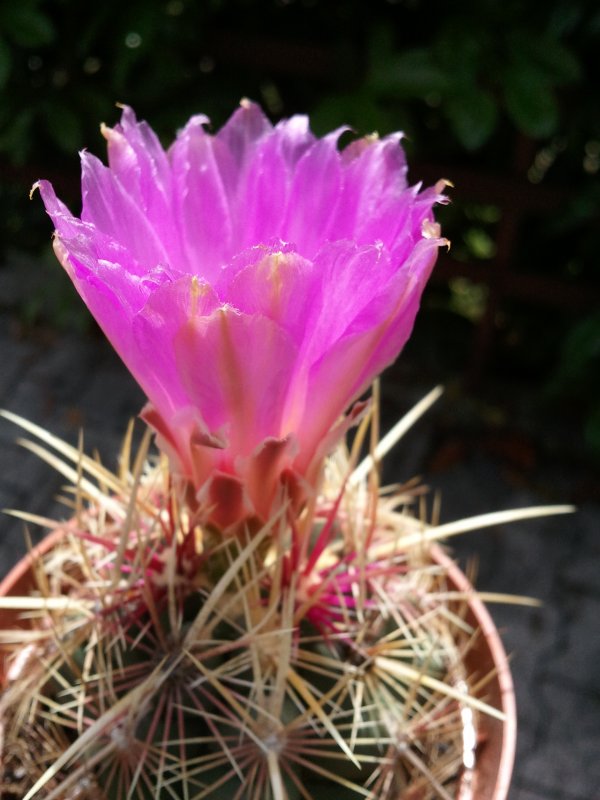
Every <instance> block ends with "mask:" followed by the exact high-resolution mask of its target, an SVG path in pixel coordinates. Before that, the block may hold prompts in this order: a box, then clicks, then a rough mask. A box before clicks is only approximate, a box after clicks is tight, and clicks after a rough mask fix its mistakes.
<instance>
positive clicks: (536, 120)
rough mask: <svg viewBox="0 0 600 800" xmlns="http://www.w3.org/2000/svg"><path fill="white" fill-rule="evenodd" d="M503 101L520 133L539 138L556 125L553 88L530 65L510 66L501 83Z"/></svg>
mask: <svg viewBox="0 0 600 800" xmlns="http://www.w3.org/2000/svg"><path fill="white" fill-rule="evenodd" d="M504 101H505V103H506V110H507V111H508V114H509V116H510V117H511V119H512V120H513V122H514V123H515V125H516V126H517V128H519V130H521V131H523V133H527V134H528V135H529V136H533V137H534V138H536V139H542V138H545V137H548V136H551V135H552V134H553V133H554V132H555V130H556V127H557V124H558V106H557V103H556V98H555V96H554V92H553V90H552V87H551V86H550V85H549V83H548V81H547V80H546V79H545V77H544V76H543V75H542V74H541V73H540V72H539V70H538V69H536V68H535V67H534V66H532V65H531V64H529V63H526V62H521V63H514V62H513V64H511V65H510V66H509V68H508V69H507V70H506V73H505V80H504Z"/></svg>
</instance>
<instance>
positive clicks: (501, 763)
mask: <svg viewBox="0 0 600 800" xmlns="http://www.w3.org/2000/svg"><path fill="white" fill-rule="evenodd" d="M432 555H433V558H434V559H435V560H436V561H437V562H438V563H439V564H440V565H441V566H443V567H444V569H445V570H446V573H447V576H448V582H449V584H451V585H452V586H453V587H454V588H455V589H456V590H457V591H459V592H463V593H465V594H466V595H468V598H469V599H468V609H467V613H466V617H465V619H466V621H467V622H468V623H469V624H470V625H472V626H473V627H478V628H479V630H480V631H481V634H480V637H479V639H480V640H479V642H478V643H477V644H476V645H475V646H474V647H473V648H472V649H471V650H470V651H469V653H468V655H467V657H466V659H465V661H466V667H467V672H468V673H469V674H475V675H477V676H479V677H480V678H483V677H485V676H486V675H489V674H490V673H492V672H495V674H494V677H493V678H492V679H491V680H490V681H489V683H488V684H486V687H485V700H486V702H487V703H488V704H489V705H491V706H494V707H495V708H499V709H501V710H502V711H503V712H504V714H505V715H506V720H505V721H504V722H501V721H500V720H497V719H494V718H492V717H490V716H487V715H485V714H480V715H479V719H478V727H477V738H478V742H477V749H476V766H475V770H474V771H473V772H472V774H471V776H468V775H466V776H465V778H464V779H463V782H462V784H461V788H460V792H459V795H458V800H506V798H507V797H508V791H509V788H510V781H511V776H512V771H513V765H514V760H515V750H516V743H517V709H516V704H515V692H514V687H513V682H512V676H511V673H510V668H509V664H508V658H507V655H506V651H505V650H504V646H503V644H502V641H501V639H500V636H499V634H498V629H497V628H496V626H495V624H494V621H493V620H492V618H491V616H490V613H489V611H488V610H487V608H486V607H485V605H484V603H483V602H482V601H481V600H480V599H479V598H478V597H477V593H476V592H475V590H474V589H473V586H472V585H471V583H470V582H469V580H468V579H467V577H466V576H465V574H464V573H463V572H462V571H461V570H460V569H459V568H458V566H457V565H456V564H455V563H454V561H452V560H451V559H450V558H449V557H448V556H447V555H446V554H445V553H444V552H443V550H442V549H441V548H440V547H437V546H434V547H433V548H432Z"/></svg>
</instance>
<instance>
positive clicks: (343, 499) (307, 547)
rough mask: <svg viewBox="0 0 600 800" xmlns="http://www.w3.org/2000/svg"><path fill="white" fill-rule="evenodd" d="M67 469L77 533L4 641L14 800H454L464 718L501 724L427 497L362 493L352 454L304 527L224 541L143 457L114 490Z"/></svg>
mask: <svg viewBox="0 0 600 800" xmlns="http://www.w3.org/2000/svg"><path fill="white" fill-rule="evenodd" d="M17 421H18V420H17ZM22 424H25V423H22ZM364 424H365V423H364ZM364 424H363V426H364ZM27 427H28V429H29V431H30V432H31V433H34V434H35V433H37V432H38V431H39V429H36V428H35V426H32V425H28V426H27ZM45 439H46V441H47V442H48V443H49V444H50V445H51V446H55V445H56V441H55V440H54V439H52V438H51V437H48V436H45ZM61 449H62V452H63V455H64V456H65V457H68V458H70V459H71V460H72V461H73V464H72V465H70V466H67V465H66V464H65V463H64V462H63V472H64V473H65V474H66V475H69V474H71V475H72V470H74V471H75V474H76V481H75V484H74V485H73V486H72V490H73V496H74V501H73V502H74V508H75V513H74V514H73V516H72V517H71V518H70V519H69V520H68V521H67V522H57V523H56V525H55V527H54V530H55V531H60V535H59V541H58V542H57V543H56V544H55V546H54V547H53V548H52V549H51V550H50V551H49V552H48V553H47V554H46V555H45V556H44V558H43V562H42V563H41V564H37V565H36V568H35V572H36V575H37V576H38V577H37V592H35V593H34V594H33V595H32V596H33V597H34V598H37V603H36V602H33V601H32V603H31V609H32V610H31V611H30V612H29V613H30V616H31V617H32V628H31V629H30V630H26V631H25V633H24V638H23V639H21V638H20V634H19V632H16V633H15V632H13V633H12V635H11V634H9V633H8V632H7V633H5V635H4V639H3V644H4V646H5V647H12V648H13V649H14V650H15V657H14V659H13V661H12V663H11V667H10V669H9V672H8V679H7V688H6V690H5V692H4V695H3V697H2V701H1V714H2V721H3V735H4V743H3V762H2V763H3V775H2V782H1V784H0V785H1V786H2V789H3V794H2V796H3V797H7V798H12V797H14V798H17V797H18V798H27V799H29V798H33V797H44V798H46V800H54V798H65V800H66V798H69V800H75V799H76V798H77V799H78V800H82V799H83V798H90V800H91V799H92V798H94V800H95V799H96V798H106V800H124V798H139V800H159V799H161V800H162V798H165V799H166V798H185V799H186V800H188V798H189V800H192V798H194V799H195V800H199V799H200V798H204V797H206V798H212V799H214V800H216V799H217V798H232V800H233V798H261V800H266V798H273V800H283V799H284V798H286V800H287V799H289V800H292V799H294V800H295V798H314V800H320V798H324V797H327V796H331V794H332V792H333V793H334V794H335V796H336V797H339V798H360V797H370V798H380V799H382V800H383V799H384V798H390V800H391V798H396V797H399V796H415V797H423V798H429V797H431V798H434V797H435V798H439V797H441V798H450V797H453V796H454V794H453V792H454V791H455V788H454V787H455V784H456V780H457V777H458V775H459V774H460V767H461V765H462V760H463V746H464V742H463V736H464V733H463V720H462V718H461V710H462V709H464V708H469V709H472V710H473V711H474V712H476V713H479V712H480V711H484V712H489V713H493V714H498V713H499V712H497V711H496V710H494V709H490V708H487V707H486V705H485V703H484V702H483V701H482V700H481V699H477V697H476V696H475V695H474V694H473V693H472V692H471V691H470V689H468V688H467V681H468V679H469V677H470V676H468V675H466V674H465V670H464V667H463V659H462V656H463V653H464V649H465V647H467V646H468V642H469V637H470V635H471V633H472V631H470V630H468V627H467V626H466V625H465V623H464V622H463V621H462V620H461V617H460V614H455V613H452V612H451V610H450V608H449V603H448V599H447V593H445V591H444V587H445V576H444V570H443V569H442V568H440V567H439V566H438V565H436V564H435V562H432V561H431V559H430V558H429V556H428V550H427V547H425V546H424V544H423V541H420V535H419V534H422V533H423V532H424V531H425V530H428V531H431V530H433V529H432V528H431V527H430V526H425V525H424V523H423V522H422V521H420V520H419V519H418V518H417V517H415V516H414V515H413V514H412V513H410V511H409V509H410V508H412V507H413V506H414V501H415V497H417V496H418V493H415V489H414V487H406V488H405V489H395V490H393V491H392V492H390V493H387V492H379V491H378V489H377V486H376V483H375V482H374V480H373V479H372V478H371V479H369V478H367V479H364V478H363V479H362V480H352V479H349V477H348V476H352V474H353V473H352V467H351V464H352V463H353V461H354V459H353V457H352V456H351V455H350V454H349V453H348V451H347V449H346V448H345V447H344V446H340V447H339V448H338V450H337V451H336V452H335V453H334V454H333V455H332V456H331V457H330V458H329V459H328V461H327V464H326V475H325V481H324V484H323V489H322V492H321V493H320V494H319V495H318V497H317V498H316V500H315V502H314V503H313V504H312V505H311V507H310V508H307V509H305V510H303V512H302V513H301V514H300V515H299V516H295V515H294V514H291V513H289V509H286V508H285V507H284V508H282V509H281V511H280V512H279V513H278V514H277V515H275V516H274V517H273V518H272V519H271V520H269V522H268V523H266V524H265V525H263V526H262V527H261V528H260V529H259V530H258V531H253V532H252V534H251V535H250V533H249V532H248V531H247V532H246V534H245V535H244V534H243V533H241V532H238V534H237V535H232V536H228V537H224V536H222V535H221V534H220V533H219V531H217V530H216V529H214V528H211V527H210V526H207V527H205V526H202V525H198V524H197V521H196V520H195V519H194V513H193V511H192V510H190V508H189V507H186V505H185V503H182V502H181V498H180V497H178V496H177V494H176V492H175V490H174V488H173V486H172V483H170V481H169V469H168V462H167V460H166V458H165V457H164V456H163V457H160V456H158V457H157V456H153V457H151V458H147V457H146V450H147V441H146V442H145V443H144V444H143V445H142V450H141V452H140V453H139V454H138V457H137V458H136V459H135V465H134V466H132V467H130V466H127V465H126V453H125V452H124V453H123V455H122V458H121V469H120V472H119V474H111V473H109V472H108V471H107V470H106V469H105V468H103V467H101V466H100V465H99V464H98V463H97V462H96V461H94V460H92V459H90V458H87V457H85V456H83V455H82V454H81V452H78V451H77V450H75V449H73V448H68V447H66V446H64V445H61ZM126 450H127V448H125V451H126ZM38 452H40V454H41V455H43V456H45V457H46V458H48V460H52V457H51V456H50V455H49V451H48V449H47V448H42V449H39V450H38ZM369 482H370V485H368V484H369ZM399 508H400V509H401V510H398V509H399ZM24 516H25V517H27V515H24ZM415 534H417V535H415ZM55 535H56V534H55ZM403 540H404V541H410V542H412V545H410V546H408V547H405V546H404V545H403ZM11 636H12V638H13V641H12V642H10V641H9V638H11ZM409 790H410V791H412V792H413V793H415V794H414V795H405V794H403V793H406V792H408V791H409Z"/></svg>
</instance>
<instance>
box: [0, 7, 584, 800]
mask: <svg viewBox="0 0 600 800" xmlns="http://www.w3.org/2000/svg"><path fill="white" fill-rule="evenodd" d="M599 52H600V6H599V5H598V3H597V2H595V0H589V2H586V1H585V0H546V2H544V3H523V2H517V1H515V0H479V2H477V3H472V2H467V0H454V1H453V2H452V3H448V2H447V0H427V2H425V0H395V1H394V0H370V1H369V2H367V0H202V1H201V0H197V2H193V1H192V0H129V2H126V3H125V2H123V1H122V0H103V2H101V3H80V2H78V1H77V0H20V1H19V2H18V3H17V2H16V1H15V0H0V406H2V407H5V408H10V409H12V410H13V411H16V412H17V413H20V414H23V416H26V417H28V418H30V419H32V420H33V421H35V422H37V423H39V424H42V425H45V426H46V427H48V428H49V429H51V430H52V431H53V432H55V433H57V434H59V435H62V436H65V437H66V438H68V439H69V441H72V442H74V441H76V437H77V431H78V429H79V427H80V426H83V427H84V428H85V431H86V443H87V445H88V449H89V447H96V446H97V447H98V448H99V449H100V451H101V452H103V454H104V455H105V456H106V458H107V460H109V461H110V462H111V465H112V464H113V463H114V455H115V453H116V452H117V447H118V442H119V438H120V436H121V435H122V433H123V431H124V428H125V425H126V421H127V419H128V417H130V416H132V415H134V414H135V413H136V412H137V411H138V410H139V408H140V407H141V404H142V402H143V399H142V397H141V395H140V393H139V391H138V390H137V388H136V387H135V386H134V385H133V382H132V380H131V379H130V378H129V376H128V375H127V373H126V371H125V369H124V367H123V366H122V365H121V364H120V362H118V360H117V359H116V357H115V356H114V355H113V354H112V352H111V351H110V348H108V347H107V346H106V344H105V343H104V341H103V340H102V338H101V336H100V335H99V333H98V331H97V329H96V328H95V326H94V323H93V322H92V321H91V320H90V318H89V316H88V313H87V311H86V310H85V309H84V307H83V305H82V304H81V303H80V301H79V299H78V298H77V297H76V295H75V292H74V290H73V289H72V287H71V285H70V283H69V282H68V280H67V279H66V276H65V275H64V274H63V272H62V270H61V269H60V267H59V266H58V265H57V263H56V262H55V260H54V257H53V255H52V252H51V247H50V237H51V230H52V228H51V223H50V221H49V219H48V218H47V217H46V215H45V213H44V211H43V207H42V203H41V201H40V200H39V198H38V197H36V196H34V197H33V200H31V201H30V200H29V190H30V187H31V185H32V183H33V182H34V181H35V180H37V179H38V178H41V177H44V178H49V179H50V180H52V182H53V183H54V185H55V188H56V190H57V193H58V194H59V196H60V197H61V198H62V199H63V200H65V201H66V202H67V204H68V205H69V206H70V207H71V209H72V210H73V211H74V212H79V210H80V200H79V160H78V158H77V150H79V149H81V148H84V147H85V148H89V149H90V150H91V151H92V152H94V153H95V154H97V155H99V156H102V157H104V152H105V146H104V141H103V139H102V138H101V136H100V133H99V123H100V122H106V123H107V124H109V125H111V124H114V123H115V122H116V121H117V120H118V118H119V110H118V109H117V108H116V103H117V102H119V103H127V104H129V105H131V106H133V107H134V109H135V111H136V113H137V115H138V117H139V118H145V119H146V120H148V122H149V123H150V124H151V125H152V126H153V127H154V129H155V130H156V131H157V132H158V133H159V135H160V136H161V138H162V139H163V141H164V143H165V145H168V144H169V143H170V141H171V140H172V138H173V136H174V134H175V131H176V130H177V129H178V128H179V127H181V126H182V125H183V124H184V123H185V122H186V120H187V119H188V118H189V116H190V115H191V114H193V113H198V112H204V113H206V114H208V115H209V116H210V117H211V119H212V122H213V125H214V127H215V128H218V127H219V126H220V125H221V124H222V123H223V122H224V121H225V120H226V119H227V118H228V116H229V115H230V113H231V112H232V110H233V108H234V107H235V106H236V104H237V103H238V102H239V100H240V99H241V98H242V97H244V96H246V97H250V98H252V99H254V100H257V101H259V102H260V103H261V104H262V105H263V107H264V108H265V110H266V112H267V113H268V114H269V116H270V117H271V118H272V119H273V120H274V121H275V120H277V119H278V118H279V117H281V116H288V115H290V114H294V113H309V114H310V116H311V124H312V127H313V130H314V131H315V132H316V133H318V134H322V133H324V132H326V131H328V130H331V129H332V128H336V127H338V126H339V125H341V124H344V123H349V124H350V125H352V126H353V127H354V129H355V130H356V131H357V132H358V133H359V134H365V133H370V132H373V131H378V132H379V133H380V134H382V135H384V134H386V133H388V132H390V131H395V130H402V131H404V132H405V134H406V139H405V142H404V144H405V148H406V150H407V154H408V159H409V164H410V176H409V177H410V179H411V182H417V181H420V180H423V181H424V182H425V183H433V182H435V181H436V180H437V179H438V178H442V177H443V178H446V179H448V180H450V181H452V183H453V184H454V187H455V188H453V189H451V190H450V195H451V197H452V203H451V205H449V206H447V207H444V208H440V209H439V219H440V221H441V222H442V226H443V231H444V233H445V235H446V236H447V237H448V238H450V239H451V240H452V247H451V249H450V251H449V252H448V253H443V254H442V255H441V257H440V261H439V263H438V266H437V267H436V271H435V274H434V278H433V280H432V282H431V284H430V286H429V287H428V289H427V291H426V293H425V297H424V300H423V306H424V307H423V311H422V312H421V314H420V316H419V318H418V322H417V325H416V328H415V332H414V335H413V337H412V339H411V341H410V343H409V345H408V346H407V348H406V350H405V352H404V354H403V355H402V357H401V358H400V360H399V361H398V363H397V364H396V365H395V366H394V367H392V368H391V369H390V370H388V372H387V373H386V375H385V377H384V381H383V387H382V407H383V416H384V422H383V427H384V428H386V427H388V426H389V425H391V424H392V422H393V421H395V418H397V417H398V415H399V414H401V413H403V412H404V411H406V410H407V408H408V407H410V405H411V404H412V403H413V402H414V401H416V400H418V399H419V398H420V397H421V396H422V395H423V394H424V393H425V392H426V391H427V390H429V389H430V388H431V387H432V386H433V385H435V384H437V383H443V384H444V385H445V386H446V394H445V398H444V399H443V400H442V401H441V402H440V403H438V405H437V407H436V408H435V409H434V410H433V411H432V412H431V413H430V414H429V415H428V417H427V420H426V421H424V422H422V423H420V425H419V426H418V429H416V430H415V432H413V433H411V434H410V435H409V437H408V438H407V440H406V441H405V443H404V445H403V446H400V447H399V448H398V449H397V452H396V454H395V456H394V457H393V458H391V459H390V461H389V463H388V470H389V477H390V478H392V479H394V480H397V479H403V478H408V477H410V476H411V475H413V474H416V473H421V474H424V475H426V476H427V480H428V483H429V484H430V486H431V487H432V489H433V490H440V491H441V494H442V517H443V519H451V518H455V517H457V516H461V515H468V514H475V513H480V512H483V511H488V510H490V509H492V508H506V507H511V506H518V505H528V504H532V503H545V502H576V503H577V504H578V505H579V508H580V510H579V512H578V514H577V515H576V516H574V517H573V518H571V519H570V521H569V522H568V523H566V522H565V518H562V519H561V520H554V521H540V522H539V523H536V524H534V523H528V524H527V525H520V526H519V525H517V526H511V527H510V528H506V529H499V530H495V531H491V532H490V531H488V532H485V533H479V534H474V535H469V536H466V537H464V539H463V540H461V541H460V542H457V552H458V554H459V556H461V557H464V558H466V557H467V556H471V555H473V554H478V556H479V559H480V568H479V573H480V580H479V582H478V583H479V584H480V585H482V587H483V588H488V589H494V590H497V591H505V592H511V591H514V592H516V593H518V594H532V595H535V596H538V597H541V598H543V600H544V603H545V606H544V609H543V610H542V611H539V612H536V611H531V610H523V609H514V608H509V609H503V608H500V609H499V610H497V611H496V612H495V613H496V619H497V620H498V622H499V624H501V625H506V627H507V639H506V641H507V646H508V647H509V649H514V650H515V652H516V653H517V656H516V658H515V661H514V665H515V679H516V683H517V694H518V700H519V708H520V718H519V722H520V731H521V734H520V744H519V759H518V762H517V772H516V775H515V784H514V789H513V792H512V794H511V800H597V798H599V797H600V794H598V787H599V786H600V760H599V759H598V752H599V751H600V686H599V685H598V678H597V675H598V669H597V665H598V663H599V660H600V630H599V628H598V619H600V582H599V580H598V574H600V505H599V503H598V500H599V498H600V477H599V472H600V470H599V467H600V264H599V259H598V247H597V244H596V238H597V235H598V231H599V230H600V182H599V176H600V97H599V90H598V87H599V86H600V59H599V58H598V53H599ZM15 437H16V431H15V429H13V428H12V427H11V426H9V425H8V424H4V423H3V424H2V426H0V505H2V506H7V505H8V506H11V507H20V508H27V509H28V510H30V511H33V512H37V513H43V514H49V513H50V509H51V508H52V503H53V497H54V495H55V493H56V490H57V487H58V485H59V484H60V479H59V478H57V477H56V476H53V473H52V471H51V470H50V469H49V468H48V467H47V466H45V465H43V464H40V463H39V462H37V461H36V460H35V459H29V458H28V456H27V454H25V453H21V452H18V451H17V450H16V448H15V446H14V443H13V442H14V439H15ZM57 513H60V514H64V510H59V511H58V512H57ZM1 524H2V528H3V534H2V538H1V541H0V550H1V552H0V560H2V561H3V562H4V563H3V565H2V566H3V567H4V568H7V567H8V565H9V563H10V562H11V561H12V560H14V558H15V557H16V554H17V552H18V551H19V550H22V548H23V538H22V526H21V524H20V523H17V522H16V521H12V522H11V521H10V520H9V519H8V518H4V520H3V521H2V523H1ZM478 800H479V799H478ZM482 800H483V799H482Z"/></svg>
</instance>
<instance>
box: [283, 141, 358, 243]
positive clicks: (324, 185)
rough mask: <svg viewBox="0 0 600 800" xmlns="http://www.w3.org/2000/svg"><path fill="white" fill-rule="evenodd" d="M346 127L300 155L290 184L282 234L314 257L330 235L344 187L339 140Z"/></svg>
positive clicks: (317, 142)
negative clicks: (338, 146)
mask: <svg viewBox="0 0 600 800" xmlns="http://www.w3.org/2000/svg"><path fill="white" fill-rule="evenodd" d="M343 132H344V129H343V128H340V129H339V130H338V131H334V133H331V134H329V136H326V137H325V138H324V139H319V140H317V141H316V142H315V143H314V144H313V145H312V146H311V147H310V148H309V149H308V150H307V151H306V152H305V153H304V155H303V156H302V157H301V158H300V159H299V161H298V163H297V164H296V166H295V170H294V176H293V179H292V182H291V186H290V198H293V203H292V202H290V203H288V207H287V214H286V217H285V219H284V220H283V223H282V226H283V228H282V229H283V231H284V233H283V237H284V238H285V239H287V240H288V241H289V242H294V243H295V244H296V245H298V247H299V249H300V252H302V253H303V254H304V255H306V256H309V257H312V256H313V255H314V254H315V253H316V252H317V250H318V249H319V247H320V246H321V244H322V242H323V241H325V240H326V239H327V238H328V234H329V229H330V227H331V223H332V220H333V218H334V215H335V212H336V208H337V204H338V201H339V198H340V192H341V187H342V168H341V163H340V154H339V153H338V150H337V142H338V139H339V137H340V136H341V134H342V133H343Z"/></svg>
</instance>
